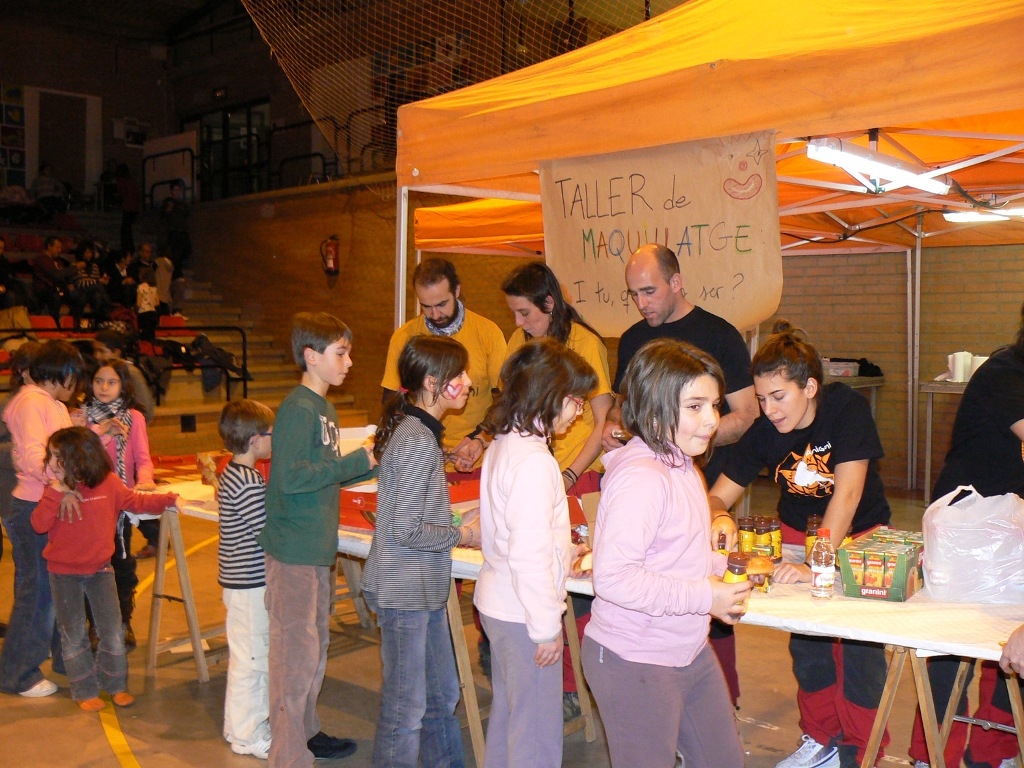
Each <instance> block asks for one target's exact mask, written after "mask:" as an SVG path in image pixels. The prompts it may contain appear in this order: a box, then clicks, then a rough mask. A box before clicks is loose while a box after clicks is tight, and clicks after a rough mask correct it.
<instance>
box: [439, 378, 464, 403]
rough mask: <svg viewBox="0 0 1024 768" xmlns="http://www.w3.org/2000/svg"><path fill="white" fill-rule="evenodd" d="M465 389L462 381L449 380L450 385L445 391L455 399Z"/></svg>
mask: <svg viewBox="0 0 1024 768" xmlns="http://www.w3.org/2000/svg"><path fill="white" fill-rule="evenodd" d="M463 389H465V387H463V385H462V382H461V381H449V382H448V386H447V387H445V388H444V391H445V393H446V394H447V395H448V397H450V398H451V399H452V400H455V399H456V398H458V396H459V395H461V394H462V391H463Z"/></svg>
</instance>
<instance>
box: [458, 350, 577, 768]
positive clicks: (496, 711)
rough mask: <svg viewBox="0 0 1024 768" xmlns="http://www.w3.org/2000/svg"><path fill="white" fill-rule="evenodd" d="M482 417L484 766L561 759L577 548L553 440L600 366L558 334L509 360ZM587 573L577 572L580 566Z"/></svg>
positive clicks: (477, 600) (477, 595)
mask: <svg viewBox="0 0 1024 768" xmlns="http://www.w3.org/2000/svg"><path fill="white" fill-rule="evenodd" d="M501 379H502V382H503V387H502V390H501V394H500V396H499V397H498V400H497V401H496V402H495V403H494V404H493V405H492V406H491V408H490V410H489V411H488V412H487V417H486V418H485V420H484V426H485V428H486V429H487V430H488V432H490V434H492V435H494V436H495V437H494V441H493V443H492V445H491V447H490V448H489V449H488V451H487V453H486V454H485V456H484V463H483V471H482V474H481V482H480V528H481V533H482V534H483V545H482V548H483V552H484V565H483V568H482V569H481V571H480V578H479V580H478V581H477V583H476V589H475V592H474V596H473V602H474V604H475V605H476V607H477V609H478V610H479V611H480V617H481V621H482V622H483V626H484V629H485V630H486V632H487V636H488V638H490V642H491V684H492V689H493V691H494V699H493V702H492V704H491V714H490V719H489V721H488V727H487V756H486V758H485V762H484V766H485V768H496V767H497V766H501V768H512V766H522V765H529V766H534V768H543V766H558V765H561V763H562V671H561V666H560V665H559V663H558V662H559V661H561V658H562V613H563V612H564V611H565V597H566V589H565V580H566V578H567V577H568V576H569V575H570V563H571V562H572V561H573V556H574V548H573V545H572V541H571V538H570V531H569V505H568V503H567V501H566V498H565V486H564V484H563V481H562V476H561V473H560V472H559V469H558V462H557V461H556V460H555V458H554V456H552V454H551V443H552V441H553V440H554V439H555V438H556V437H557V436H558V435H560V434H563V433H564V432H565V431H566V430H567V429H568V428H569V427H570V426H571V425H572V423H573V422H574V421H575V420H576V419H577V418H578V417H579V415H580V412H581V411H582V410H583V402H584V398H586V396H587V395H588V394H589V393H590V392H592V391H593V389H594V387H595V386H596V384H597V376H596V374H595V373H594V370H593V369H592V368H591V367H590V365H588V364H587V362H586V361H585V360H584V359H583V358H582V357H581V356H580V355H578V354H576V353H575V352H573V351H571V350H567V349H566V348H565V347H563V346H562V345H561V344H559V343H558V342H556V341H555V340H554V339H536V340H534V341H530V342H527V343H526V344H524V345H523V346H522V347H520V348H519V349H518V350H517V351H515V352H514V353H512V355H511V356H510V357H509V358H508V359H507V360H506V361H505V364H504V366H502V369H501ZM576 575H580V574H576Z"/></svg>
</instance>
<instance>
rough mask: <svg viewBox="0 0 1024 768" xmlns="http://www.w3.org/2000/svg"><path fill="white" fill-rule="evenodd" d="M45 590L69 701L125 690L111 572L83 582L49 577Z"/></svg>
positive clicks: (58, 575)
mask: <svg viewBox="0 0 1024 768" xmlns="http://www.w3.org/2000/svg"><path fill="white" fill-rule="evenodd" d="M50 588H51V589H52V590H53V607H54V611H55V613H56V615H57V628H58V629H60V637H61V642H62V643H63V647H64V665H65V667H66V668H67V675H68V682H69V683H70V684H71V698H72V699H74V700H75V701H84V700H85V699H94V698H96V697H97V696H99V695H100V690H101V689H102V690H104V691H106V692H107V693H110V694H114V693H120V692H121V691H124V690H127V689H128V654H127V652H126V651H125V647H124V627H123V626H122V624H121V607H120V606H119V605H118V602H117V587H116V586H115V585H114V572H113V570H112V569H111V568H110V567H109V566H108V567H107V568H106V569H105V570H102V571H100V572H99V573H93V574H90V575H88V576H81V575H77V574H63V573H51V574H50ZM86 598H88V600H89V608H90V609H91V611H92V620H93V626H94V627H95V628H96V634H97V635H98V636H99V639H100V642H99V646H97V648H96V655H95V656H93V655H92V646H91V645H90V644H89V631H88V629H87V628H86V623H85V599H86Z"/></svg>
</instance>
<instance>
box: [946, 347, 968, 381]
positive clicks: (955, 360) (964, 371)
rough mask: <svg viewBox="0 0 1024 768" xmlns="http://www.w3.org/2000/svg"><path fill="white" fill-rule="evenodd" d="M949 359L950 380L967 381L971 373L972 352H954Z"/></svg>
mask: <svg viewBox="0 0 1024 768" xmlns="http://www.w3.org/2000/svg"><path fill="white" fill-rule="evenodd" d="M948 359H949V375H950V381H967V379H968V378H969V377H970V375H971V353H970V352H954V353H953V354H952V355H950V356H949V358H948Z"/></svg>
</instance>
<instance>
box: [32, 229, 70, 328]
mask: <svg viewBox="0 0 1024 768" xmlns="http://www.w3.org/2000/svg"><path fill="white" fill-rule="evenodd" d="M62 247H63V246H62V245H61V242H60V238H59V237H54V236H53V235H51V236H50V237H48V238H46V244H45V245H44V246H43V252H42V253H40V254H39V255H37V256H35V257H34V258H33V259H32V288H33V290H34V291H35V294H36V300H37V301H38V302H39V305H40V307H41V308H42V309H43V310H44V311H45V312H46V313H47V314H49V315H50V316H52V317H53V319H54V320H55V321H56V322H57V324H58V325H60V308H61V305H62V304H64V302H67V303H68V306H69V307H73V306H74V303H75V302H76V301H77V297H76V296H75V295H74V293H75V278H76V277H77V276H78V268H77V267H76V266H75V265H74V264H73V263H71V262H70V261H68V260H67V259H66V257H64V256H63V255H62V254H61V249H62Z"/></svg>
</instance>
